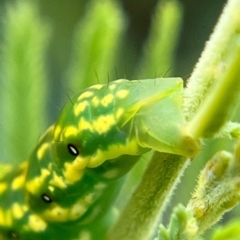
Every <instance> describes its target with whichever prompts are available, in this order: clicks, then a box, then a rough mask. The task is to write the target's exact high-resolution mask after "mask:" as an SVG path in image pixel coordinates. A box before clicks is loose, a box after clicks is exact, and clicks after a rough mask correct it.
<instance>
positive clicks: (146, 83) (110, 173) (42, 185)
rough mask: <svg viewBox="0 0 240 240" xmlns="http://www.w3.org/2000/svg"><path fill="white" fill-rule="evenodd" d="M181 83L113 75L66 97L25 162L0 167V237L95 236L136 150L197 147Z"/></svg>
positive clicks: (192, 150)
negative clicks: (189, 129) (184, 110)
mask: <svg viewBox="0 0 240 240" xmlns="http://www.w3.org/2000/svg"><path fill="white" fill-rule="evenodd" d="M182 86H183V84H182V80H181V79H179V78H167V79H150V80H137V81H128V80H117V81H114V82H111V83H109V84H106V85H95V86H92V87H90V88H88V89H85V90H83V91H82V92H80V94H78V95H76V96H75V97H74V98H73V99H71V101H69V102H68V103H67V104H66V106H65V107H64V108H63V110H62V112H61V113H60V116H59V118H58V119H57V121H56V123H55V124H54V125H53V126H51V127H50V128H49V129H48V130H47V132H46V133H45V134H44V136H43V137H42V139H41V141H40V143H39V144H38V146H37V147H36V149H35V150H34V151H33V153H32V154H31V156H30V158H29V159H28V160H27V161H26V162H24V163H23V164H22V165H21V166H20V167H13V166H1V169H3V171H2V174H1V175H0V196H1V197H0V240H2V239H4V240H5V239H23V240H31V239H34V240H36V239H51V240H54V239H82V240H83V239H84V240H90V239H102V238H103V236H104V235H105V234H106V232H107V230H108V228H109V225H110V223H111V222H112V219H111V212H109V211H108V210H109V209H110V208H111V206H112V204H113V203H114V200H115V198H116V196H117V195H118V192H119V191H120V187H121V185H122V182H123V180H124V178H123V176H124V175H125V174H126V173H127V172H129V171H130V170H131V168H132V167H133V165H134V164H135V163H136V162H137V161H138V160H139V158H140V157H141V155H142V154H144V153H146V152H148V151H150V150H152V149H154V150H157V151H162V152H169V153H174V154H180V155H183V156H187V157H193V156H194V155H195V154H196V153H197V152H198V151H199V146H200V145H199V141H198V140H195V139H192V138H191V136H188V134H187V132H186V128H185V119H184V117H183V114H182V111H181V98H182V88H183V87H182ZM108 212H109V214H108Z"/></svg>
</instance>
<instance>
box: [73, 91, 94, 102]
mask: <svg viewBox="0 0 240 240" xmlns="http://www.w3.org/2000/svg"><path fill="white" fill-rule="evenodd" d="M93 94H94V93H93V92H90V91H86V92H84V93H83V94H81V95H80V96H79V97H78V99H77V100H78V101H81V100H82V99H84V98H89V97H92V96H93Z"/></svg>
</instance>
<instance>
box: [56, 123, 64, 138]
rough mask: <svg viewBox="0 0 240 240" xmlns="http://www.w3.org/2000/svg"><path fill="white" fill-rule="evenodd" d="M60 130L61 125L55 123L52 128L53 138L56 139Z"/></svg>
mask: <svg viewBox="0 0 240 240" xmlns="http://www.w3.org/2000/svg"><path fill="white" fill-rule="evenodd" d="M61 132H62V127H61V126H59V125H57V126H55V129H54V139H57V138H58V137H59V135H60V134H61Z"/></svg>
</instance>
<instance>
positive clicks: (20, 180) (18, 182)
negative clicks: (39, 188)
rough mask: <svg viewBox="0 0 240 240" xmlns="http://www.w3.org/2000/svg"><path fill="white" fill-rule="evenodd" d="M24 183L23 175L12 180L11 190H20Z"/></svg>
mask: <svg viewBox="0 0 240 240" xmlns="http://www.w3.org/2000/svg"><path fill="white" fill-rule="evenodd" d="M24 181H25V175H20V176H19V177H16V178H14V180H13V182H12V185H11V188H12V189H13V190H17V189H19V188H21V187H22V186H23V184H24Z"/></svg>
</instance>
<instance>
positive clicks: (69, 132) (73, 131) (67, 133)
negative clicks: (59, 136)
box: [64, 126, 79, 138]
mask: <svg viewBox="0 0 240 240" xmlns="http://www.w3.org/2000/svg"><path fill="white" fill-rule="evenodd" d="M78 132H79V131H78V129H77V128H76V127H73V126H68V127H66V128H65V129H64V137H65V138H68V137H71V136H77V134H78Z"/></svg>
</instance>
